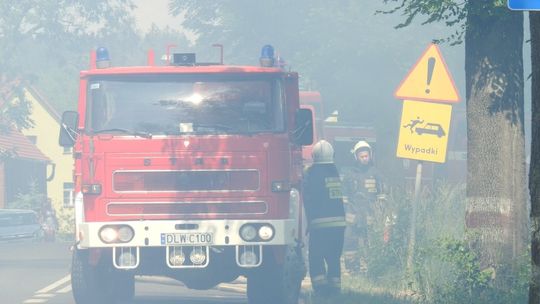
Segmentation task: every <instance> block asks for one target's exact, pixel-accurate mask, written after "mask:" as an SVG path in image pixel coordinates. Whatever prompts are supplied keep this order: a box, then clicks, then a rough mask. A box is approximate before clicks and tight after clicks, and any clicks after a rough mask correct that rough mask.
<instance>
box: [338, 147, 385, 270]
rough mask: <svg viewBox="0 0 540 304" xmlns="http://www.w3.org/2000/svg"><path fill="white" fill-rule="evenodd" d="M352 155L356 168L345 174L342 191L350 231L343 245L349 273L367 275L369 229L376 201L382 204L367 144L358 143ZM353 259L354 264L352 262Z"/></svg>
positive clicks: (380, 189)
mask: <svg viewBox="0 0 540 304" xmlns="http://www.w3.org/2000/svg"><path fill="white" fill-rule="evenodd" d="M351 153H352V154H353V156H354V159H355V160H356V162H355V165H354V166H353V167H351V168H349V170H348V171H347V172H346V173H345V174H344V192H345V195H346V197H347V202H348V204H347V207H348V208H347V218H348V219H351V220H349V221H347V222H348V224H349V229H348V230H349V232H350V233H348V235H347V244H346V254H345V256H346V263H345V264H346V265H347V269H348V270H359V271H360V272H364V273H365V272H367V270H368V265H367V250H368V248H369V238H368V228H369V227H370V226H371V225H372V224H373V221H374V211H375V208H376V206H375V205H376V202H382V201H384V200H385V199H386V198H385V195H384V193H383V185H382V180H381V177H380V174H379V172H378V170H377V168H376V167H375V166H374V164H373V151H372V149H371V146H370V145H369V143H367V142H366V141H364V140H360V141H358V142H357V143H356V144H355V145H354V148H353V149H352V150H351ZM351 260H353V261H351Z"/></svg>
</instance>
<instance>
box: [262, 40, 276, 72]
mask: <svg viewBox="0 0 540 304" xmlns="http://www.w3.org/2000/svg"><path fill="white" fill-rule="evenodd" d="M259 62H260V63H261V66H263V67H271V66H274V47H273V46H271V45H269V44H267V45H265V46H263V47H262V50H261V58H259Z"/></svg>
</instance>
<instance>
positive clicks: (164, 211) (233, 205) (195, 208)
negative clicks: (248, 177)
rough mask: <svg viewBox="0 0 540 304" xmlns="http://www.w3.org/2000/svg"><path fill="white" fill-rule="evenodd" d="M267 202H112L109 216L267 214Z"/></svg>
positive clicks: (109, 205) (108, 206)
mask: <svg viewBox="0 0 540 304" xmlns="http://www.w3.org/2000/svg"><path fill="white" fill-rule="evenodd" d="M266 212H267V206H266V203H265V202H262V201H255V202H154V203H146V202H141V203H139V202H111V203H109V204H108V205H107V213H108V214H109V215H198V214H204V215H228V214H236V215H240V214H265V213H266Z"/></svg>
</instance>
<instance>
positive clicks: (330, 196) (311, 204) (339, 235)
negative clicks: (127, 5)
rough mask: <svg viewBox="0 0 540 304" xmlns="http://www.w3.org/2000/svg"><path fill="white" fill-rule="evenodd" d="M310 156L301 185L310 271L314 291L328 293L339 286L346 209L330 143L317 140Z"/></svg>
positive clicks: (321, 294) (337, 289)
mask: <svg viewBox="0 0 540 304" xmlns="http://www.w3.org/2000/svg"><path fill="white" fill-rule="evenodd" d="M312 157H313V164H312V165H311V166H310V167H308V168H307V169H306V173H305V176H304V185H303V197H304V209H305V212H306V218H307V221H308V233H309V248H308V257H309V274H310V277H311V284H312V287H313V290H314V292H315V294H316V295H318V296H328V295H333V294H337V293H339V292H340V290H341V265H340V259H341V254H342V251H343V241H344V232H345V226H346V223H345V211H344V207H343V195H342V188H341V179H340V176H339V173H338V170H337V168H336V166H335V164H334V149H333V147H332V145H331V144H330V143H329V142H327V141H325V140H321V141H319V142H317V143H316V144H315V145H314V146H313V150H312Z"/></svg>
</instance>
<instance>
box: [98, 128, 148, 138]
mask: <svg viewBox="0 0 540 304" xmlns="http://www.w3.org/2000/svg"><path fill="white" fill-rule="evenodd" d="M106 132H121V133H125V134H130V135H134V136H139V137H143V138H152V134H151V133H148V132H143V131H132V130H128V129H122V128H111V129H103V130H98V131H94V134H100V133H106Z"/></svg>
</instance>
